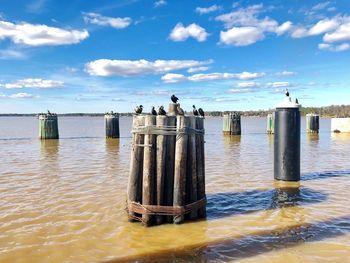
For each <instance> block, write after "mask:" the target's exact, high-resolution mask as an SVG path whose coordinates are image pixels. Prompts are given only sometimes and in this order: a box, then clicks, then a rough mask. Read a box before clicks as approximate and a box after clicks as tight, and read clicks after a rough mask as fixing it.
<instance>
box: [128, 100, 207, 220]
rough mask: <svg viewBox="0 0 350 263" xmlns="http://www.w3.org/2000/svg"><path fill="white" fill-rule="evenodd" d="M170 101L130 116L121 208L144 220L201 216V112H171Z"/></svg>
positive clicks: (202, 156)
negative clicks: (159, 111) (153, 111)
mask: <svg viewBox="0 0 350 263" xmlns="http://www.w3.org/2000/svg"><path fill="white" fill-rule="evenodd" d="M175 106H176V104H175V103H171V105H170V106H169V113H168V114H167V115H158V116H153V115H145V114H138V115H134V116H133V127H132V134H133V138H132V150H131V162H130V174H129V182H128V189H127V198H128V200H127V202H128V204H127V210H128V215H129V219H130V220H131V221H134V220H138V221H141V222H142V223H143V224H144V225H145V226H152V225H160V224H163V223H175V224H180V223H183V222H184V221H185V219H189V220H195V219H198V218H204V217H206V210H205V205H206V195H205V172H204V171H205V167H204V165H205V164H204V123H203V121H204V118H202V117H200V116H184V115H177V107H175Z"/></svg>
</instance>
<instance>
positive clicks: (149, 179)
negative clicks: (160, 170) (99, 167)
mask: <svg viewBox="0 0 350 263" xmlns="http://www.w3.org/2000/svg"><path fill="white" fill-rule="evenodd" d="M155 125H156V116H153V115H147V116H146V118H145V126H146V127H154V126H155ZM155 157H156V136H155V135H153V134H145V147H144V155H143V181H142V183H143V190H142V204H143V205H154V204H155V191H156V189H155V179H156V177H155V164H156V158H155ZM153 218H154V216H151V215H142V221H143V223H144V224H145V225H146V226H151V225H152V224H153Z"/></svg>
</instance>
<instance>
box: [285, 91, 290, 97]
mask: <svg viewBox="0 0 350 263" xmlns="http://www.w3.org/2000/svg"><path fill="white" fill-rule="evenodd" d="M285 94H286V96H287V97H289V91H288V89H286V93H285Z"/></svg>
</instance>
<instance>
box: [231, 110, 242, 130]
mask: <svg viewBox="0 0 350 263" xmlns="http://www.w3.org/2000/svg"><path fill="white" fill-rule="evenodd" d="M230 131H231V133H230V134H231V135H241V114H240V113H239V112H233V113H232V114H231V125H230Z"/></svg>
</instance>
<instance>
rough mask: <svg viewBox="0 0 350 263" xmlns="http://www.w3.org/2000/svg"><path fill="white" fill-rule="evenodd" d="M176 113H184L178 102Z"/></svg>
mask: <svg viewBox="0 0 350 263" xmlns="http://www.w3.org/2000/svg"><path fill="white" fill-rule="evenodd" d="M177 114H178V115H182V116H183V115H185V112H184V110H183V109H182V108H181V107H180V103H179V104H177Z"/></svg>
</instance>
